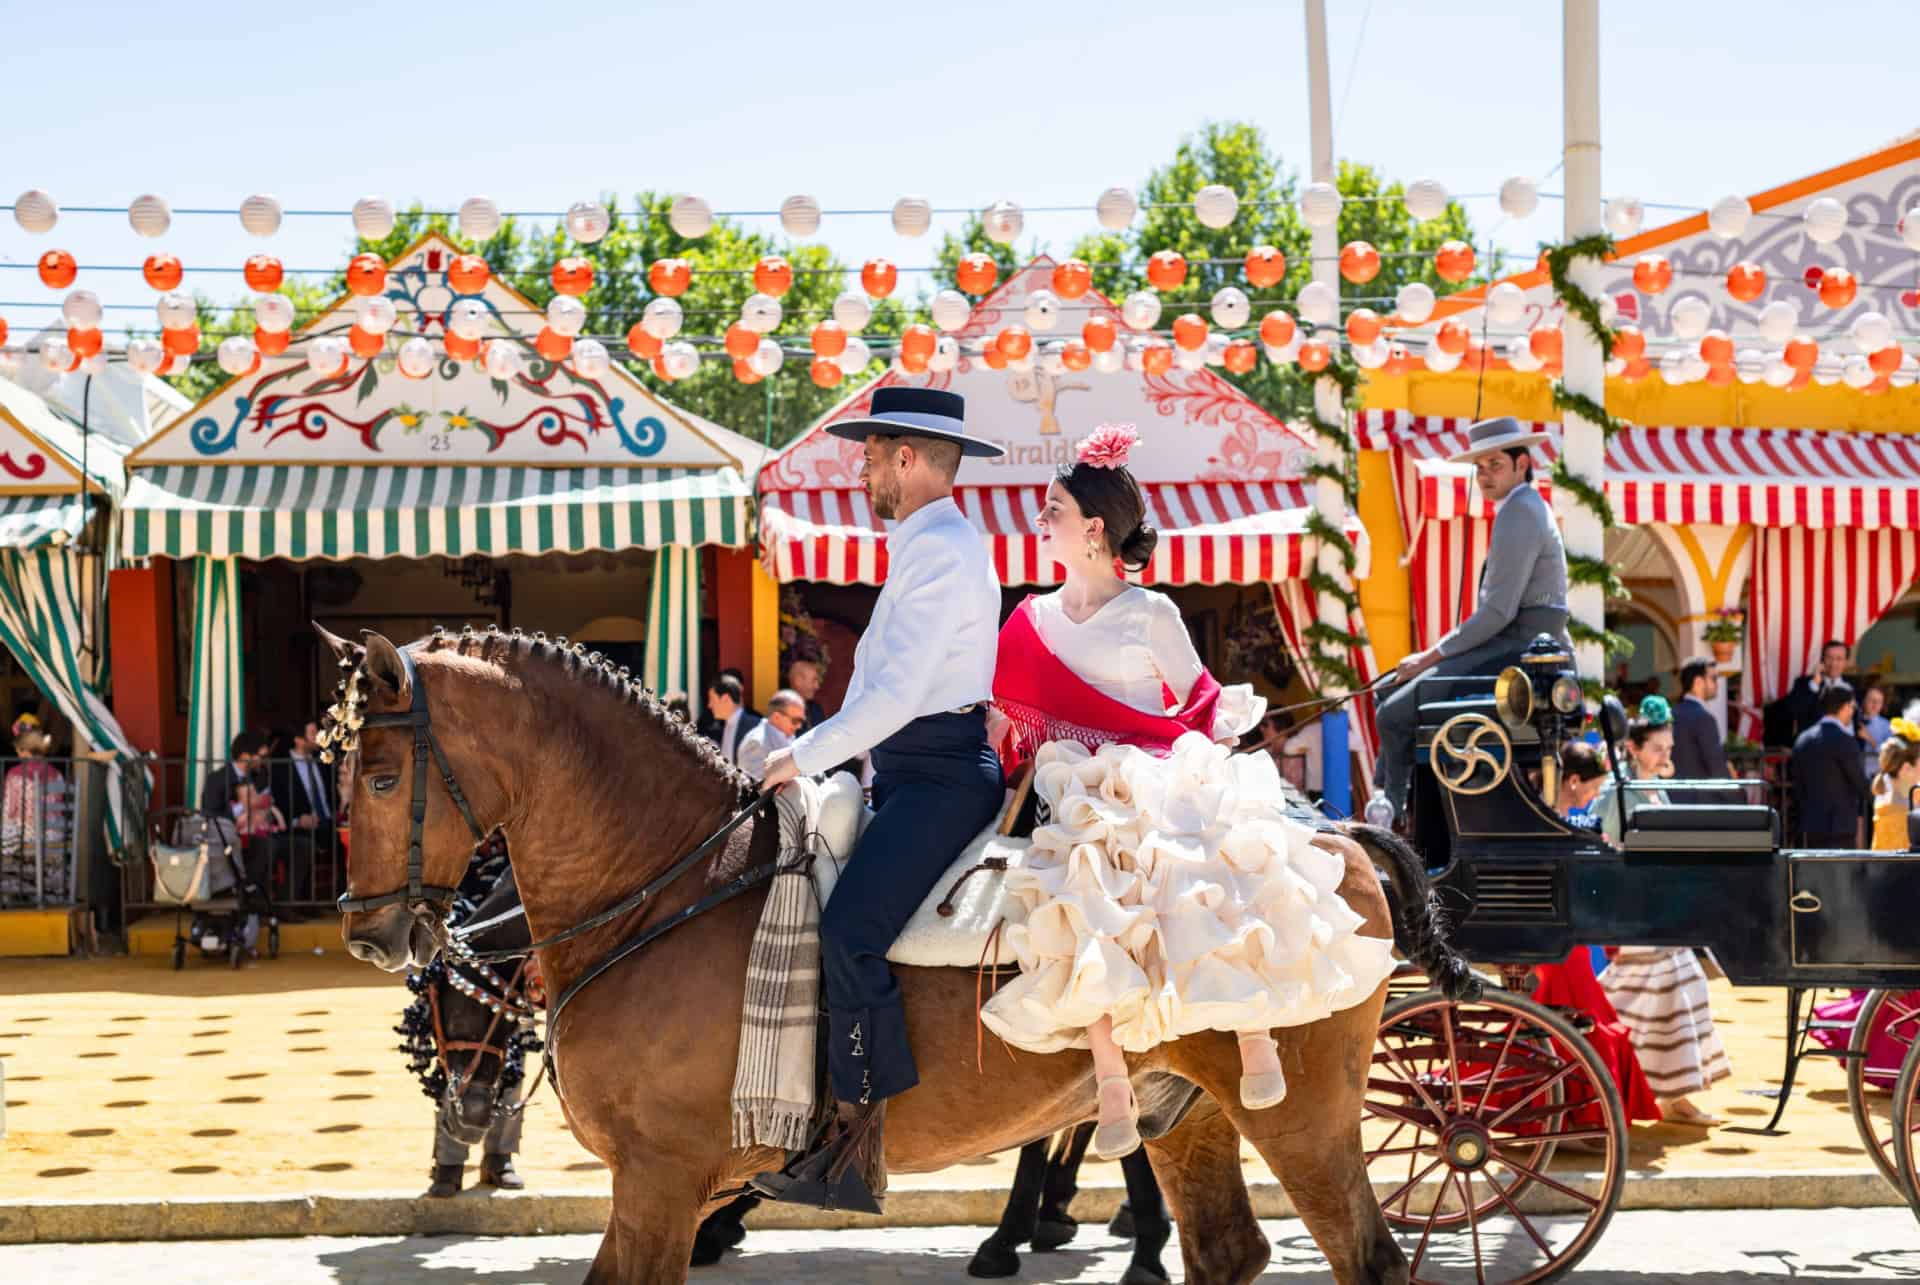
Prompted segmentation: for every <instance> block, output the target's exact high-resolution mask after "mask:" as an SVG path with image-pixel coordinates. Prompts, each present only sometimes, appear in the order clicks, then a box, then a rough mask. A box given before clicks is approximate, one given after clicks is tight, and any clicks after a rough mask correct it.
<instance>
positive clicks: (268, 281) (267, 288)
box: [240, 254, 286, 294]
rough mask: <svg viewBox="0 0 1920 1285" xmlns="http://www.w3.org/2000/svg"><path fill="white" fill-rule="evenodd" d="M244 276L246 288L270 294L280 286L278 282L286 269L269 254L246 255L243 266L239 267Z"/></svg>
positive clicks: (284, 275) (282, 278) (283, 276)
mask: <svg viewBox="0 0 1920 1285" xmlns="http://www.w3.org/2000/svg"><path fill="white" fill-rule="evenodd" d="M240 275H241V276H242V277H243V278H245V280H246V283H247V289H249V290H257V291H259V292H260V293H261V294H272V293H273V292H274V291H275V290H278V289H279V288H280V282H281V281H282V280H284V279H285V277H286V270H285V269H284V268H282V267H281V266H280V260H278V259H276V258H274V257H273V256H272V255H270V254H254V255H249V256H247V262H246V264H245V266H243V267H242V268H241V269H240Z"/></svg>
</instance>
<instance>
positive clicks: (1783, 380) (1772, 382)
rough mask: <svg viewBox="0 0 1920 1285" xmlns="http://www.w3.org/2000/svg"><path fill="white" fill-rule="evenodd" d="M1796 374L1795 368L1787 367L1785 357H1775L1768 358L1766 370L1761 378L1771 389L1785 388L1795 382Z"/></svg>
mask: <svg viewBox="0 0 1920 1285" xmlns="http://www.w3.org/2000/svg"><path fill="white" fill-rule="evenodd" d="M1794 373H1795V372H1794V369H1793V367H1791V366H1789V365H1787V359H1786V358H1785V357H1779V356H1775V357H1769V358H1767V364H1766V368H1765V370H1764V371H1762V372H1761V376H1760V377H1761V378H1762V379H1763V380H1765V381H1766V384H1767V387H1769V388H1785V387H1786V386H1787V385H1788V384H1791V383H1792V382H1793V376H1794Z"/></svg>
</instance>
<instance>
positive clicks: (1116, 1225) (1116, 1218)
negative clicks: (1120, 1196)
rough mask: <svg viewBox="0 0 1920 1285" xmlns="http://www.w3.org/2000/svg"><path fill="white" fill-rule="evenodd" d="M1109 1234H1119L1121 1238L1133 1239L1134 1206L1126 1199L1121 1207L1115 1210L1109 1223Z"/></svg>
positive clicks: (1121, 1203)
mask: <svg viewBox="0 0 1920 1285" xmlns="http://www.w3.org/2000/svg"><path fill="white" fill-rule="evenodd" d="M1107 1235H1109V1236H1117V1237H1119V1238H1120V1239H1121V1240H1132V1239H1133V1206H1132V1205H1129V1204H1128V1203H1127V1202H1126V1201H1124V1200H1123V1201H1121V1202H1120V1208H1119V1209H1117V1210H1115V1211H1114V1215H1113V1218H1112V1219H1111V1220H1110V1221H1109V1222H1108V1223H1107Z"/></svg>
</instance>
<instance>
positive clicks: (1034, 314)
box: [1026, 290, 1060, 331]
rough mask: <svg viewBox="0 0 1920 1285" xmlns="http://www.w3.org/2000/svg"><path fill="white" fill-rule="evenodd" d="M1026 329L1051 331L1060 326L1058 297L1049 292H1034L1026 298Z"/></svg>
mask: <svg viewBox="0 0 1920 1285" xmlns="http://www.w3.org/2000/svg"><path fill="white" fill-rule="evenodd" d="M1026 322H1027V329H1029V330H1034V331H1040V330H1052V329H1053V328H1054V327H1055V326H1057V325H1059V324H1060V296H1059V295H1057V294H1055V293H1054V292H1053V291H1051V290H1035V291H1034V292H1033V293H1032V294H1030V295H1028V296H1027V311H1026Z"/></svg>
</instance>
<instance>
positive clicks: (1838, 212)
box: [1802, 196, 1872, 383]
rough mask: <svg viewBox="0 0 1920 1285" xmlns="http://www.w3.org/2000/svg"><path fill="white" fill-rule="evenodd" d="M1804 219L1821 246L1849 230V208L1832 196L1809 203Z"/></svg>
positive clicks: (1810, 234)
mask: <svg viewBox="0 0 1920 1285" xmlns="http://www.w3.org/2000/svg"><path fill="white" fill-rule="evenodd" d="M1802 219H1803V221H1804V224H1805V227H1806V232H1807V239H1808V240H1809V241H1815V242H1818V243H1819V244H1821V245H1828V244H1831V243H1832V242H1834V241H1838V240H1839V239H1840V234H1841V233H1842V232H1845V231H1846V230H1847V207H1846V206H1844V205H1842V204H1840V202H1838V201H1836V200H1834V199H1833V198H1832V197H1831V196H1823V197H1820V198H1819V199H1818V200H1815V201H1811V202H1809V203H1808V205H1807V212H1806V214H1805V215H1803V216H1802ZM1868 382H1869V383H1871V382H1872V381H1871V380H1869V381H1868Z"/></svg>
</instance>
